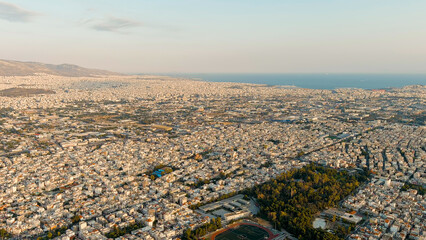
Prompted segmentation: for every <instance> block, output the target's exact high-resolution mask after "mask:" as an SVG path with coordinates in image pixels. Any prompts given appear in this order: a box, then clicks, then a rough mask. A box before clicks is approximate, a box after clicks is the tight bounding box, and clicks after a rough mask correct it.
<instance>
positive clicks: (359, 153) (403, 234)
mask: <svg viewBox="0 0 426 240" xmlns="http://www.w3.org/2000/svg"><path fill="white" fill-rule="evenodd" d="M425 106H426V87H425V86H407V87H404V88H390V89H375V90H363V89H335V90H314V89H302V88H296V87H291V86H288V87H285V86H267V85H255V84H241V83H211V82H203V81H195V80H187V79H175V78H170V77H161V76H109V77H86V78H78V77H74V78H71V77H59V76H50V75H43V74H39V75H36V76H28V77H0V229H3V230H4V231H7V232H8V233H9V234H10V237H12V238H14V239H37V238H39V239H43V238H45V237H48V238H53V239H63V240H65V239H108V234H109V233H111V232H112V231H113V230H114V229H129V228H128V227H129V226H133V227H134V226H137V227H134V229H132V230H131V231H128V232H127V233H126V234H125V235H123V236H121V237H120V238H119V239H177V238H179V237H181V236H182V234H183V232H184V231H185V230H186V229H195V228H197V226H201V225H203V224H205V223H209V222H210V220H211V219H213V218H217V217H221V219H222V222H223V223H225V224H226V223H229V222H232V221H235V220H237V219H241V218H248V217H252V216H253V214H255V213H256V212H257V210H258V209H256V204H255V199H250V198H248V199H247V198H246V197H244V196H243V195H241V194H240V195H235V194H237V193H239V192H240V191H242V190H244V189H247V188H251V187H253V186H256V185H259V184H262V183H264V182H266V181H269V180H271V179H273V178H274V177H276V176H278V175H279V174H281V173H283V172H286V171H288V170H291V169H295V168H302V167H303V166H305V165H307V164H309V163H311V162H314V163H316V164H319V165H322V166H327V167H330V168H335V169H338V170H343V169H351V170H353V169H355V170H356V169H368V171H370V172H371V173H372V175H371V178H370V179H369V180H368V181H367V182H366V183H364V184H362V185H361V186H360V187H359V188H358V189H357V190H356V191H355V192H354V193H353V194H352V195H350V196H348V197H347V198H346V199H343V200H342V201H341V203H340V204H339V206H337V208H338V209H336V210H335V211H331V210H328V211H326V212H324V213H322V214H321V216H318V219H317V220H320V222H321V221H324V222H326V224H324V225H325V226H322V227H323V228H326V227H327V225H328V224H329V223H328V221H330V219H329V218H327V217H326V215H333V214H336V215H339V214H340V217H342V218H347V220H348V221H350V220H351V219H354V220H353V221H354V222H355V223H357V225H356V228H355V229H352V232H351V233H349V235H348V236H347V239H425V238H426V225H425V215H426V214H425V212H426V210H425V207H426V201H425V197H424V195H422V194H421V192H420V191H419V190H416V189H413V188H406V187H404V186H406V185H407V184H408V185H410V186H411V185H412V186H420V187H422V188H424V187H425V185H426V175H425V169H426V165H425V162H426V161H425V160H426V144H425V141H426V140H425V136H426V129H425V125H424V123H425V119H426V108H425ZM233 193H235V194H233ZM224 195H230V196H231V195H233V197H232V198H230V199H228V200H226V199H225V200H223V199H221V200H222V201H216V202H215V201H213V200H215V199H218V198H219V197H221V196H224ZM203 203H209V204H207V205H204V206H201V207H200V208H196V209H194V208H193V207H191V206H194V205H196V204H199V205H203ZM317 220H316V221H317ZM320 225H321V224H320ZM270 228H271V229H272V228H273V226H270ZM55 229H56V230H55ZM272 230H273V231H274V233H277V235H278V237H277V239H283V238H284V237H282V236H284V235H285V234H287V233H285V229H272ZM57 232H59V234H57V235H54V236H52V233H53V234H56V233H57ZM281 232H282V234H280V233H281ZM48 235H50V236H48ZM58 235H60V236H58ZM280 237H281V238H280Z"/></svg>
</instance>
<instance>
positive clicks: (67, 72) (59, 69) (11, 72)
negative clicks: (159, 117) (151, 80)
mask: <svg viewBox="0 0 426 240" xmlns="http://www.w3.org/2000/svg"><path fill="white" fill-rule="evenodd" d="M36 73H45V74H51V75H57V76H66V77H91V76H96V75H122V74H119V73H114V72H110V71H106V70H98V69H89V68H84V67H80V66H77V65H73V64H60V65H54V64H45V63H38V62H20V61H12V60H1V59H0V76H32V75H35V74H36Z"/></svg>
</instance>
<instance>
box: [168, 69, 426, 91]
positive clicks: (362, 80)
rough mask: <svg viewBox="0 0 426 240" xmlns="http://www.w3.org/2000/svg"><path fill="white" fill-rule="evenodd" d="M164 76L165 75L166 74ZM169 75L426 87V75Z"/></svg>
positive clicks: (317, 85)
mask: <svg viewBox="0 0 426 240" xmlns="http://www.w3.org/2000/svg"><path fill="white" fill-rule="evenodd" d="M163 75H164V74H163ZM167 75H168V76H173V77H181V78H189V79H195V80H202V81H208V82H236V83H255V84H266V85H272V86H295V87H300V88H310V89H337V88H362V89H386V88H395V87H397V88H400V87H404V86H408V85H426V74H260V73H259V74H246V73H243V74H239V73H238V74H237V73H233V74H221V73H187V74H186V73H185V74H167Z"/></svg>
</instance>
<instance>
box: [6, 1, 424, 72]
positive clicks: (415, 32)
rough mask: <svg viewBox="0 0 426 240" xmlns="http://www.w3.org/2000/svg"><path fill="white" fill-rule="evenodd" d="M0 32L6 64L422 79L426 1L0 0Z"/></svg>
mask: <svg viewBox="0 0 426 240" xmlns="http://www.w3.org/2000/svg"><path fill="white" fill-rule="evenodd" d="M0 33H1V35H0V59H12V60H22V61H39V62H45V63H55V64H59V63H73V64H77V65H81V66H85V67H92V68H101V69H108V70H113V71H120V72H127V73H139V72H140V73H142V72H150V73H153V72H156V73H157V72H167V73H171V72H179V73H187V72H221V73H228V72H239V73H243V72H245V73H249V72H260V73H267V72H274V73H287V72H290V73H318V72H330V73H332V72H339V73H342V72H353V73H354V72H362V73H372V72H374V73H426V0H121V1H119V0H14V1H8V0H0Z"/></svg>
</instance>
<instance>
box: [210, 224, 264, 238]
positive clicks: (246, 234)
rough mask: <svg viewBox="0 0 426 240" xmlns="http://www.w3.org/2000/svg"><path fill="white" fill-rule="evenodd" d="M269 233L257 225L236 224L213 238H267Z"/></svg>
mask: <svg viewBox="0 0 426 240" xmlns="http://www.w3.org/2000/svg"><path fill="white" fill-rule="evenodd" d="M269 237H271V236H270V234H269V233H268V232H267V231H266V230H264V229H262V228H260V227H257V226H253V225H246V224H243V225H237V226H235V227H232V228H229V229H227V230H226V231H225V232H222V233H219V234H218V235H217V236H215V237H214V238H213V239H214V240H239V239H241V240H263V239H269Z"/></svg>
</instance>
